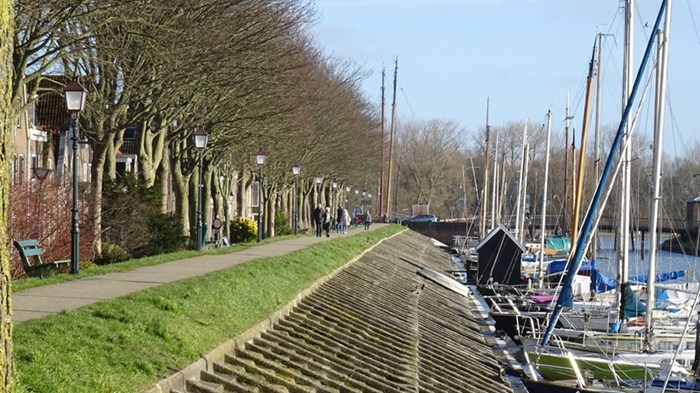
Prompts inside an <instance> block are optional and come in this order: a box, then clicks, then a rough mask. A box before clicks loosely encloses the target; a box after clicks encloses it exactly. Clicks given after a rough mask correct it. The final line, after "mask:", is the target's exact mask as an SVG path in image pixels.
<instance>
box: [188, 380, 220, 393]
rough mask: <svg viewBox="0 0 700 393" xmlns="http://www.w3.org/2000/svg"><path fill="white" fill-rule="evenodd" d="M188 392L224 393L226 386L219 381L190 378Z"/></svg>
mask: <svg viewBox="0 0 700 393" xmlns="http://www.w3.org/2000/svg"><path fill="white" fill-rule="evenodd" d="M187 392H188V393H224V387H223V386H222V385H220V384H217V383H212V382H207V381H198V380H194V379H191V380H188V381H187Z"/></svg>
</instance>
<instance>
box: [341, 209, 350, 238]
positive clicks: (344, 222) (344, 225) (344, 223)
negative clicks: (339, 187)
mask: <svg viewBox="0 0 700 393" xmlns="http://www.w3.org/2000/svg"><path fill="white" fill-rule="evenodd" d="M348 226H350V213H348V209H343V213H342V214H341V215H340V224H339V228H340V233H342V234H343V235H344V234H346V233H348Z"/></svg>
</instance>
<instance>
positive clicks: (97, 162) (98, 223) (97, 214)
mask: <svg viewBox="0 0 700 393" xmlns="http://www.w3.org/2000/svg"><path fill="white" fill-rule="evenodd" d="M113 136H114V134H112V133H109V134H106V135H104V138H103V139H102V140H100V141H97V143H95V144H94V146H93V153H92V168H91V169H90V172H91V175H92V176H91V177H92V209H93V213H92V220H93V233H94V235H95V243H94V247H95V252H96V253H97V254H99V253H101V252H102V180H103V178H104V170H105V169H104V168H105V167H104V166H105V163H106V161H107V153H108V152H109V151H110V147H111V146H112V138H113Z"/></svg>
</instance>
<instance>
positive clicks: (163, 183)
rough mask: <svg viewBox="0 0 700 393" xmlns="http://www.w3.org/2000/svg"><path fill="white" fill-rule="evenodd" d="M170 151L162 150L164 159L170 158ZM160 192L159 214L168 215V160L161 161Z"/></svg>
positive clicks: (165, 148)
mask: <svg viewBox="0 0 700 393" xmlns="http://www.w3.org/2000/svg"><path fill="white" fill-rule="evenodd" d="M169 150H170V149H168V147H167V146H166V147H164V148H163V154H164V155H165V157H170V152H169ZM158 171H159V176H160V192H161V198H162V199H161V207H160V208H161V213H170V203H169V202H170V160H162V161H161V165H160V168H159V170H158Z"/></svg>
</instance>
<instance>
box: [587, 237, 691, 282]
mask: <svg viewBox="0 0 700 393" xmlns="http://www.w3.org/2000/svg"><path fill="white" fill-rule="evenodd" d="M666 239H668V236H663V237H662V238H661V241H660V243H661V242H663V241H664V240H666ZM634 245H635V249H634V251H633V250H630V252H629V258H630V261H629V269H630V272H629V275H630V276H637V275H643V274H647V273H648V271H649V260H650V255H649V236H648V235H647V236H646V239H645V245H644V246H645V247H644V248H645V250H644V258H642V253H641V242H640V237H639V236H637V237H636V238H635V239H634ZM699 263H700V258H698V257H696V256H693V255H684V254H680V253H675V252H669V251H658V252H657V254H656V272H657V273H664V272H671V271H675V270H685V271H686V279H687V280H691V281H692V280H693V279H694V280H698V279H699V278H700V274H699V273H698V269H697V266H698V265H699ZM597 266H598V269H599V270H600V271H601V272H603V274H605V275H606V276H608V277H610V278H614V277H615V276H616V274H617V256H616V252H615V237H614V236H613V235H612V234H603V235H601V236H600V240H599V247H598V259H597ZM686 279H679V280H677V282H686Z"/></svg>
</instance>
